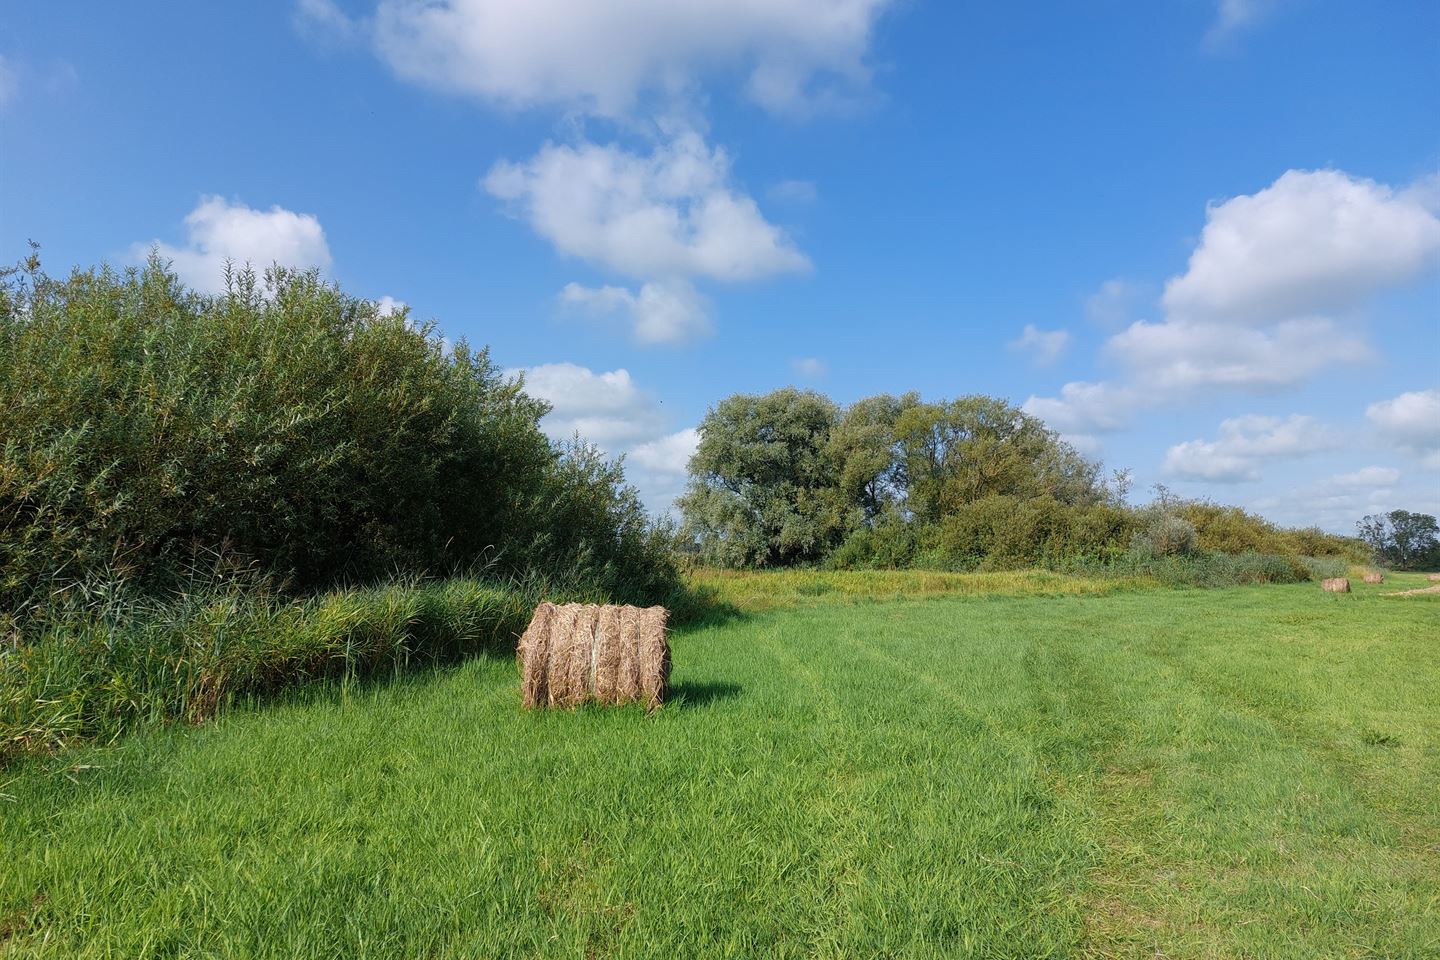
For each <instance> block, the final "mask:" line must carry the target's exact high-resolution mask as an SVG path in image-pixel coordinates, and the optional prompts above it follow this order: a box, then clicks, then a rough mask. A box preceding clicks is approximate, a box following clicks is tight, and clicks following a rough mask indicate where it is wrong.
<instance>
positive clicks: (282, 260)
mask: <svg viewBox="0 0 1440 960" xmlns="http://www.w3.org/2000/svg"><path fill="white" fill-rule="evenodd" d="M185 236H186V243H185V246H183V247H175V246H171V245H170V244H167V243H162V242H160V241H158V240H156V241H152V242H151V243H149V244H135V245H134V246H133V247H132V248H131V256H132V257H133V258H135V259H142V258H144V257H145V256H146V255H147V254H148V253H149V251H150V250H151V249H152V248H153V249H155V250H157V251H158V252H159V254H160V256H161V257H163V258H165V259H166V260H169V261H170V262H171V263H172V264H173V266H174V270H175V272H176V273H177V274H178V275H179V276H180V279H182V280H184V281H185V282H186V283H187V284H189V285H190V286H191V287H193V288H195V289H196V290H200V291H202V292H205V293H219V292H222V291H223V290H224V289H225V265H226V263H227V262H229V263H233V264H234V265H235V266H236V267H237V268H238V267H243V266H245V265H246V264H250V265H252V266H253V267H255V269H256V270H263V269H265V268H267V267H269V266H270V265H271V264H275V263H278V264H280V265H281V266H284V267H293V268H297V269H309V268H312V267H316V268H319V269H321V270H325V269H328V268H329V266H330V246H329V244H328V243H326V241H325V231H324V230H323V229H322V228H321V226H320V221H319V220H316V219H315V217H314V216H312V215H310V214H308V213H295V212H293V211H291V210H286V209H284V208H283V207H278V206H275V207H271V208H270V209H269V210H255V209H252V208H251V207H247V206H245V205H244V204H242V203H238V202H231V201H229V200H225V199H223V198H221V197H204V198H202V199H201V201H200V205H199V206H197V207H196V208H195V209H194V210H192V211H190V214H189V215H188V216H187V217H186V218H185Z"/></svg>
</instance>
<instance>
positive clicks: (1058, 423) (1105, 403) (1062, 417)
mask: <svg viewBox="0 0 1440 960" xmlns="http://www.w3.org/2000/svg"><path fill="white" fill-rule="evenodd" d="M1139 405H1140V394H1139V393H1138V392H1137V391H1136V390H1133V389H1131V388H1129V387H1123V386H1117V385H1116V384H1113V383H1089V382H1086V381H1083V380H1081V381H1075V382H1072V383H1067V384H1065V386H1063V387H1061V388H1060V396H1058V397H1037V396H1031V397H1030V398H1029V399H1027V400H1026V401H1025V402H1024V403H1023V404H1021V409H1023V410H1024V411H1025V412H1026V413H1028V414H1030V415H1031V416H1032V417H1039V418H1040V419H1041V420H1044V421H1045V423H1046V425H1047V426H1049V427H1050V429H1052V430H1057V431H1059V432H1060V433H1062V434H1065V435H1066V436H1067V437H1073V436H1082V435H1087V434H1095V433H1112V432H1114V431H1116V430H1122V429H1124V428H1125V427H1127V426H1129V424H1130V420H1131V418H1132V417H1133V416H1134V414H1135V411H1136V409H1137V408H1138V407H1139Z"/></svg>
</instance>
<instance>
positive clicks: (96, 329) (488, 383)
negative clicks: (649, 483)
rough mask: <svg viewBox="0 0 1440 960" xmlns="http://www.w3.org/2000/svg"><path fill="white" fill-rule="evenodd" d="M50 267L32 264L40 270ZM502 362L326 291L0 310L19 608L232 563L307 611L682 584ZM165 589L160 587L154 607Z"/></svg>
mask: <svg viewBox="0 0 1440 960" xmlns="http://www.w3.org/2000/svg"><path fill="white" fill-rule="evenodd" d="M31 266H32V267H33V266H34V265H33V264H32V265H31ZM547 409H548V408H547V406H546V404H545V403H543V402H542V401H539V400H536V399H534V398H531V397H529V396H527V395H526V394H525V392H524V390H523V387H522V384H521V383H520V382H518V381H516V380H512V379H507V378H506V377H504V376H503V375H502V373H501V372H500V370H499V369H498V368H497V367H496V366H495V364H494V363H493V362H492V361H491V360H490V358H489V355H488V354H487V353H486V351H484V350H480V351H474V350H471V349H470V348H469V347H468V346H467V345H466V344H465V343H464V342H463V341H462V342H460V343H459V344H457V345H456V346H455V347H454V348H453V350H452V349H449V348H447V346H446V345H445V344H444V342H443V341H442V340H441V339H440V337H439V336H438V335H435V334H434V333H433V331H432V330H431V329H430V328H428V327H420V328H416V327H414V326H413V325H412V324H410V323H409V321H408V319H407V318H406V317H405V316H404V315H403V314H402V315H384V314H382V313H381V312H380V311H379V310H378V309H377V307H376V305H375V304H373V303H370V302H368V301H365V300H360V299H356V298H353V297H349V296H347V295H345V294H344V293H342V292H341V291H340V290H339V289H337V288H336V287H334V286H331V285H328V284H325V283H323V282H321V281H320V279H319V278H318V277H317V276H316V275H315V274H313V273H309V274H299V273H291V272H287V271H283V270H276V271H273V272H271V273H268V274H267V275H266V276H265V278H264V281H263V282H262V281H260V280H259V279H257V278H256V277H255V275H254V274H252V273H249V272H245V273H240V274H238V275H236V276H235V277H234V278H232V283H231V286H230V289H229V291H228V292H227V293H225V294H223V295H220V296H214V297H208V296H200V295H197V294H195V293H193V292H190V291H188V290H186V289H185V288H184V287H183V286H181V284H180V283H179V281H178V280H177V279H176V277H175V276H174V275H173V274H171V273H170V272H169V271H168V270H167V269H166V267H165V266H164V265H163V264H162V263H160V262H159V261H158V260H152V261H151V262H150V263H149V264H148V265H147V266H146V267H145V268H143V269H141V270H131V271H128V272H126V273H124V274H117V273H114V272H112V271H110V270H109V269H101V270H88V271H76V272H75V273H74V274H72V275H71V276H70V277H69V278H68V279H66V280H53V279H50V278H48V277H46V276H44V275H43V274H41V273H39V272H38V270H33V269H32V270H31V272H29V273H28V274H13V273H12V274H11V275H10V276H9V277H8V278H7V279H6V281H5V284H4V285H3V290H0V610H10V611H12V612H14V611H18V610H22V609H29V608H33V607H34V606H36V605H37V604H40V603H43V602H44V598H45V597H47V596H48V595H49V594H50V593H51V592H53V591H54V590H55V589H56V588H57V587H59V586H63V585H65V584H70V583H75V582H81V581H103V580H106V579H121V580H127V581H132V582H135V583H144V582H151V583H153V582H155V581H163V580H164V579H165V578H166V577H169V576H170V575H171V574H172V572H173V571H175V570H177V569H182V568H184V567H185V566H186V565H187V564H188V563H189V562H191V561H192V560H193V558H195V557H197V556H203V555H207V554H209V553H214V552H220V553H223V554H225V555H229V556H233V557H235V558H237V559H238V560H239V561H241V562H250V561H253V562H255V563H258V564H259V566H260V568H261V569H262V570H263V571H265V572H267V573H269V574H272V575H273V576H274V577H276V578H277V579H278V580H280V581H283V582H284V583H286V584H287V585H288V586H289V587H290V588H291V589H293V590H297V591H303V590H309V589H320V588H324V587H327V586H329V585H332V584H336V583H338V582H365V581H369V580H373V579H375V578H377V577H385V576H388V575H392V574H393V573H395V572H397V571H405V572H412V573H419V572H428V573H435V574H444V573H449V572H452V571H456V570H465V569H469V568H471V567H473V566H474V565H475V564H477V563H485V564H489V565H491V566H492V567H494V568H495V569H496V570H497V571H498V572H503V573H507V574H519V573H523V572H525V571H529V570H540V571H547V572H548V571H554V570H561V569H563V570H565V571H566V576H567V579H569V580H573V581H576V582H579V581H581V580H589V581H593V582H594V583H595V584H596V585H597V586H598V588H599V589H601V590H602V591H603V592H605V593H607V594H614V595H616V596H618V597H623V598H626V599H647V598H649V597H653V596H655V595H656V594H657V593H663V592H665V591H667V590H670V589H673V588H674V587H675V585H676V584H677V583H678V579H677V575H676V572H675V569H674V565H673V563H671V561H670V559H669V556H668V550H667V549H665V538H664V535H663V531H662V532H659V533H657V532H656V531H654V530H652V529H651V527H650V525H649V523H648V522H647V519H646V517H645V513H644V511H643V509H642V508H641V506H640V503H639V501H638V499H637V497H636V495H635V493H634V491H633V490H631V489H629V488H627V487H625V486H624V482H623V475H622V474H621V472H620V469H619V467H618V466H616V465H614V464H610V463H607V462H606V461H604V460H603V458H601V457H599V456H598V455H597V454H596V453H595V452H594V451H592V450H588V449H585V448H583V447H556V446H554V445H552V444H551V443H550V442H549V441H548V440H547V439H546V437H545V436H544V434H543V433H542V432H541V431H540V428H539V425H538V423H539V420H540V418H541V417H542V416H543V415H544V414H545V413H546V412H547ZM156 589H158V587H156Z"/></svg>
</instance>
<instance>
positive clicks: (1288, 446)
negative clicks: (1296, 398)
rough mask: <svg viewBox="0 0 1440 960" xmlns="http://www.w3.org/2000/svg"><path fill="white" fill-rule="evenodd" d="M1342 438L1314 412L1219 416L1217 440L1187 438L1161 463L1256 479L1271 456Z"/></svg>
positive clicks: (1304, 451) (1290, 455)
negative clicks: (1313, 415) (1308, 414)
mask: <svg viewBox="0 0 1440 960" xmlns="http://www.w3.org/2000/svg"><path fill="white" fill-rule="evenodd" d="M1338 443H1339V438H1338V437H1337V436H1336V435H1335V433H1334V431H1332V430H1330V429H1329V428H1327V427H1325V426H1323V425H1322V424H1320V423H1318V422H1317V421H1316V420H1314V419H1313V418H1311V417H1304V416H1299V415H1292V416H1290V417H1287V418H1285V419H1283V420H1282V419H1280V418H1278V417H1262V416H1255V415H1251V416H1244V417H1233V418H1231V419H1229V420H1225V421H1222V422H1221V424H1220V435H1219V436H1218V437H1217V438H1216V439H1214V440H1189V441H1187V442H1185V443H1180V444H1176V445H1175V446H1173V447H1171V448H1170V449H1169V451H1167V453H1166V455H1165V463H1164V467H1163V469H1164V471H1165V472H1166V473H1167V474H1169V475H1171V476H1174V477H1179V478H1181V479H1185V480H1208V481H1211V482H1213V483H1244V482H1253V481H1256V480H1259V479H1260V472H1261V468H1262V467H1263V466H1264V465H1265V464H1266V463H1268V462H1271V461H1275V460H1290V459H1295V458H1298V457H1304V456H1308V455H1310V454H1313V453H1319V452H1322V451H1325V450H1333V449H1335V447H1336V446H1337V445H1338Z"/></svg>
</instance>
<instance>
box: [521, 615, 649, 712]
mask: <svg viewBox="0 0 1440 960" xmlns="http://www.w3.org/2000/svg"><path fill="white" fill-rule="evenodd" d="M669 616H670V614H669V612H668V611H667V610H666V609H665V608H664V607H648V608H645V609H641V608H640V607H629V606H625V607H620V606H613V605H604V606H600V605H596V604H583V603H567V604H561V605H559V606H557V605H555V604H553V603H542V604H540V605H539V606H538V607H536V608H535V615H534V617H532V618H531V620H530V626H529V627H527V628H526V630H525V633H524V634H523V635H522V636H521V637H520V646H519V648H518V650H517V654H518V658H519V660H520V671H521V685H520V689H521V700H522V702H523V703H524V705H525V706H526V707H527V708H532V707H578V706H580V705H581V704H582V703H600V704H607V705H609V704H621V703H636V702H638V703H643V704H645V706H646V708H647V709H650V710H654V709H655V708H656V707H658V706H660V705H661V704H662V703H664V702H665V698H666V697H667V696H668V695H669V692H670V644H669V642H668V640H667V628H666V621H667V620H668V619H669Z"/></svg>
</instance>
